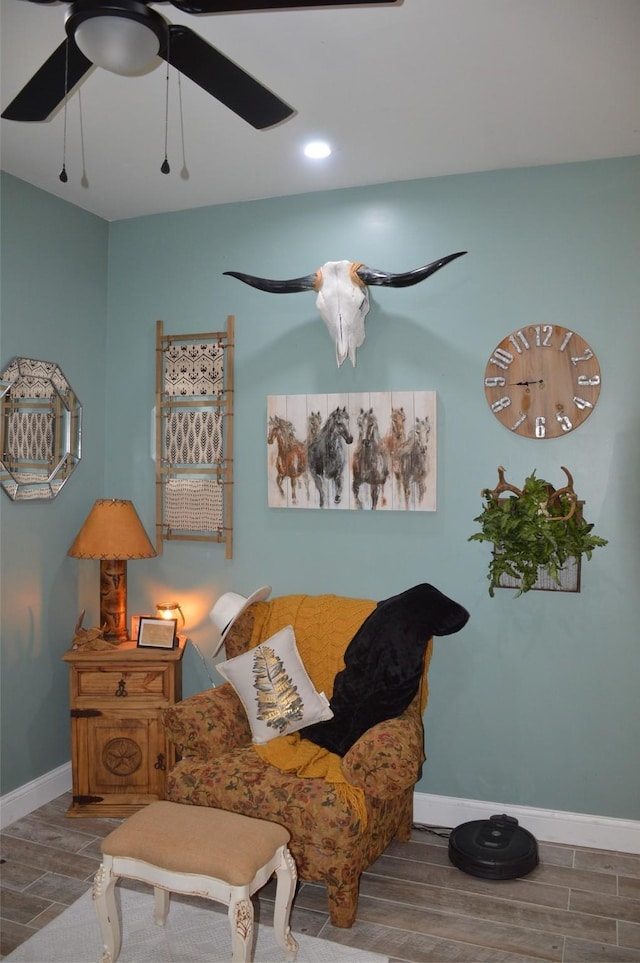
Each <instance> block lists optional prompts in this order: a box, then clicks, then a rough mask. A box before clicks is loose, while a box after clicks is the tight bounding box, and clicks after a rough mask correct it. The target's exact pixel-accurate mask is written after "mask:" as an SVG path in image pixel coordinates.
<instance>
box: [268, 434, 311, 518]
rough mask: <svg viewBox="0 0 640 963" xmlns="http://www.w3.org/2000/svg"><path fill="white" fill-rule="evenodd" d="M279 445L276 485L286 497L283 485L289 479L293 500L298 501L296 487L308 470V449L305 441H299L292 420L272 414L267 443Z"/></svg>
mask: <svg viewBox="0 0 640 963" xmlns="http://www.w3.org/2000/svg"><path fill="white" fill-rule="evenodd" d="M274 442H275V443H276V445H277V446H278V452H277V455H276V485H277V486H278V490H279V492H280V494H281V495H282V497H283V498H284V497H285V490H284V487H283V485H282V483H283V481H284V480H285V478H288V479H289V484H290V485H291V501H292V502H293V503H294V505H295V503H296V487H297V486H298V485H299V484H300V482H299V478H300V476H301V475H304V473H305V472H306V470H307V450H306V445H305V444H304V442H301V441H298V439H297V438H296V436H295V431H294V427H293V425H292V424H291V422H290V421H286V420H285V419H284V418H280V417H279V416H278V415H272V416H271V417H270V418H269V434H268V435H267V444H268V445H273V444H274Z"/></svg>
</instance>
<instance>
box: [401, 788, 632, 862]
mask: <svg viewBox="0 0 640 963" xmlns="http://www.w3.org/2000/svg"><path fill="white" fill-rule="evenodd" d="M413 800H414V802H413V818H414V821H415V822H416V823H422V824H423V825H427V826H446V827H450V828H454V827H455V826H459V825H460V824H461V823H466V822H469V821H471V820H472V819H487V818H488V817H489V816H494V815H501V814H502V813H507V815H509V816H514V817H515V818H516V819H517V820H518V823H519V824H520V825H521V826H522V827H523V828H524V829H528V830H529V832H530V833H533V835H534V836H535V837H536V839H537V840H538V841H539V842H543V841H544V842H550V843H564V844H565V845H568V846H587V847H589V848H591V849H611V850H614V851H616V852H619V853H640V821H638V820H634V819H614V818H612V817H609V816H587V815H585V814H583V813H570V812H561V811H557V810H555V809H534V808H532V807H529V806H510V805H505V804H504V803H494V802H485V801H483V800H480V799H458V798H457V797H455V796H433V795H430V794H429V793H422V792H417V793H414V797H413Z"/></svg>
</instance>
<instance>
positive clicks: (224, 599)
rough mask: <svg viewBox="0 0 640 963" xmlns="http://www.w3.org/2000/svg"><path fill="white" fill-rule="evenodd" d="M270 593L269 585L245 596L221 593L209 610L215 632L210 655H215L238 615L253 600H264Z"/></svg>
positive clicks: (251, 603)
mask: <svg viewBox="0 0 640 963" xmlns="http://www.w3.org/2000/svg"><path fill="white" fill-rule="evenodd" d="M270 595H271V586H270V585H263V586H262V588H259V589H256V591H255V592H254V593H253V594H252V595H250V596H249V597H248V598H245V597H244V595H238V593H237V592H225V594H224V595H221V596H220V598H219V599H218V601H217V602H216V604H215V605H214V606H213V608H212V609H211V611H210V612H209V618H210V619H211V621H212V622H213V624H214V626H215V632H214V636H213V639H212V640H211V645H212V646H213V651H212V653H211V654H212V656H213V655H217V654H218V652H219V651H220V647H221V646H222V643H223V642H224V640H225V636H226V634H227V632H228V631H229V629H230V628H231V626H232V625H233V623H234V622H235V620H236V619H237V618H238V616H239V615H242V613H243V612H244V610H245V609H248V608H249V606H250V605H253V603H254V602H264V601H265V600H266V599H268V598H269V596H270Z"/></svg>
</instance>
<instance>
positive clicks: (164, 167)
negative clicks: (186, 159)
mask: <svg viewBox="0 0 640 963" xmlns="http://www.w3.org/2000/svg"><path fill="white" fill-rule="evenodd" d="M170 61H171V34H169V39H168V40H167V79H166V88H165V106H164V160H163V162H162V166H161V167H160V170H161V171H162V173H163V174H169V173H170V172H171V168H170V167H169V161H168V160H167V142H168V138H169V63H170Z"/></svg>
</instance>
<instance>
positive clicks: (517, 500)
mask: <svg viewBox="0 0 640 963" xmlns="http://www.w3.org/2000/svg"><path fill="white" fill-rule="evenodd" d="M562 470H563V471H564V472H565V474H566V475H567V479H568V482H569V484H568V485H567V486H566V488H562V489H558V490H557V491H556V489H554V487H553V486H552V485H550V484H549V482H547V481H545V480H544V479H542V478H536V473H535V471H534V472H533V473H532V474H531V475H529V477H528V478H526V479H525V483H524V488H523V489H522V491H520V489H518V488H514V487H513V486H512V485H509V484H508V483H507V482H505V481H504V468H502V467H500V468H498V477H499V484H498V486H497V487H496V488H495V489H493V491H491V490H490V489H488V488H487V489H484V491H483V492H482V497H483V499H484V500H485V505H484V509H483V511H482V513H481V514H480V515H478V516H477V517H476V518H474V521H475V522H478V523H479V525H480V529H481V530H480V531H479V532H476V533H475V534H474V535H471V536H470V537H469V541H470V542H473V541H475V542H491V543H492V544H493V547H494V549H493V554H492V557H491V561H490V562H489V573H488V575H487V578H488V579H489V595H490V596H491V597H492V598H493V595H494V590H495V589H496V588H497V587H498V586H499V585H500V580H501V578H502V576H503V575H507V576H510V577H511V578H514V579H516V580H518V581H519V582H520V586H519V589H518V592H517V593H516V596H515V597H516V598H517V597H518V596H519V595H522V593H523V592H528V591H529V590H530V589H532V588H533V586H534V585H535V583H536V581H537V578H538V570H539V569H540V568H542V569H544V570H545V571H546V572H547V573H548V575H549V576H550V577H551V578H552V579H553V580H554V581H555V582H556V583H557V584H560V571H561V569H562V568H563V567H564V566H565V565H566V563H567V562H568V561H569V560H570V559H572V558H575V559H580V558H581V556H583V555H584V556H585V557H586V558H587V559H590V558H591V555H592V553H593V550H594V549H595V548H599V547H601V546H604V545H606V544H607V540H606V539H604V538H600V537H599V536H598V535H594V534H593V525H592V524H591V525H590V524H589V523H587V522H586V521H585V520H584V518H583V517H582V513H581V511H580V508H579V505H578V500H577V496H576V493H575V492H574V491H573V479H572V478H571V475H570V473H569V472H568V471H567V469H566V468H563V469H562ZM505 492H509V493H510V495H509V496H508V497H505V496H504V493H505Z"/></svg>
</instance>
